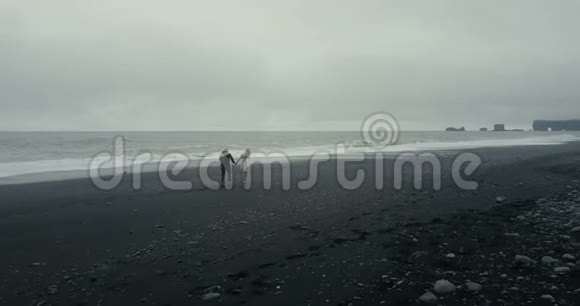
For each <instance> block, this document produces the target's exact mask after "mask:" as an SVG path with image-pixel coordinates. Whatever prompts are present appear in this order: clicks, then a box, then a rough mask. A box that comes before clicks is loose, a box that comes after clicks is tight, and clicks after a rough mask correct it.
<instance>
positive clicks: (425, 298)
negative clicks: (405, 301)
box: [419, 291, 438, 303]
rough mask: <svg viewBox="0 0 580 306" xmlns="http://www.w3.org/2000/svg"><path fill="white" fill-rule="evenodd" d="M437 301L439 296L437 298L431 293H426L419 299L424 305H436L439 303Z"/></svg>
mask: <svg viewBox="0 0 580 306" xmlns="http://www.w3.org/2000/svg"><path fill="white" fill-rule="evenodd" d="M437 300H438V299H437V296H435V294H433V293H432V292H431V291H429V292H426V293H425V294H423V295H422V296H420V297H419V301H421V302H423V303H435V302H437Z"/></svg>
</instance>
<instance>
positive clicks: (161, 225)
mask: <svg viewBox="0 0 580 306" xmlns="http://www.w3.org/2000/svg"><path fill="white" fill-rule="evenodd" d="M153 227H154V228H164V227H165V225H163V224H155V225H154V226H153Z"/></svg>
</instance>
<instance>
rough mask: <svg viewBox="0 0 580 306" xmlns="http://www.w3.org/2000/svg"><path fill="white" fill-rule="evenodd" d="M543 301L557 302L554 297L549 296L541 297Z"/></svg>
mask: <svg viewBox="0 0 580 306" xmlns="http://www.w3.org/2000/svg"><path fill="white" fill-rule="evenodd" d="M541 299H542V300H548V301H554V300H556V299H555V298H554V297H553V296H551V295H549V294H544V295H542V296H541Z"/></svg>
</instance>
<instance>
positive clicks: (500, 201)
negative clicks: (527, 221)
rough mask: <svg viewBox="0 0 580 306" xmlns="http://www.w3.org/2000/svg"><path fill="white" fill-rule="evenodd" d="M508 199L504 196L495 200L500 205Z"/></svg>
mask: <svg viewBox="0 0 580 306" xmlns="http://www.w3.org/2000/svg"><path fill="white" fill-rule="evenodd" d="M506 199H507V198H506V197H504V196H499V197H497V198H495V202H496V203H498V204H501V203H503V202H505V200H506Z"/></svg>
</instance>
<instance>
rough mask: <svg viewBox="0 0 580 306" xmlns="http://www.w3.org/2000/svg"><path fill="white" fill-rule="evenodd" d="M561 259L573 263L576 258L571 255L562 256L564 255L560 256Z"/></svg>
mask: <svg viewBox="0 0 580 306" xmlns="http://www.w3.org/2000/svg"><path fill="white" fill-rule="evenodd" d="M562 259H565V260H568V261H575V260H576V257H574V256H573V255H572V254H564V255H562Z"/></svg>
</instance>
